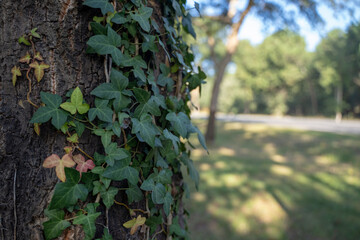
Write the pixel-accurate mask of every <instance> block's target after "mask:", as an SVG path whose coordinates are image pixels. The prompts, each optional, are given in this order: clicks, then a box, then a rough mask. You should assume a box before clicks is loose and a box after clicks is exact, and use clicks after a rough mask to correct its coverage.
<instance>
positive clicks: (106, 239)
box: [98, 228, 113, 240]
mask: <svg viewBox="0 0 360 240" xmlns="http://www.w3.org/2000/svg"><path fill="white" fill-rule="evenodd" d="M98 240H99V239H98ZM100 240H113V238H112V236H111V235H110V233H109V229H107V228H104V234H103V236H102V238H101V239H100Z"/></svg>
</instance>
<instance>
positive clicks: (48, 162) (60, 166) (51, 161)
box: [43, 154, 75, 182]
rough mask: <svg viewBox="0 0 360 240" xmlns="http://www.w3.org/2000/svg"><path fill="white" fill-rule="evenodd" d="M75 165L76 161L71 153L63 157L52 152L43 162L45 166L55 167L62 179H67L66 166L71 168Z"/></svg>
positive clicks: (57, 174)
mask: <svg viewBox="0 0 360 240" xmlns="http://www.w3.org/2000/svg"><path fill="white" fill-rule="evenodd" d="M74 165H75V162H74V161H73V160H72V158H71V155H70V154H65V155H64V156H63V157H62V158H61V159H60V157H59V156H58V155H56V154H52V155H51V156H49V157H47V158H46V159H45V161H44V163H43V167H44V168H53V167H55V171H56V176H57V177H58V178H59V179H60V180H61V181H62V182H65V181H66V176H65V170H64V168H65V167H68V168H71V167H73V166H74Z"/></svg>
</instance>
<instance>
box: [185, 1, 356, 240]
mask: <svg viewBox="0 0 360 240" xmlns="http://www.w3.org/2000/svg"><path fill="white" fill-rule="evenodd" d="M187 3H188V6H189V12H190V14H191V15H192V16H193V20H192V21H193V26H194V29H188V30H189V32H190V33H193V35H195V32H196V40H195V39H193V38H192V37H191V36H189V37H188V39H187V40H188V41H189V42H191V43H192V45H193V46H192V47H193V52H194V53H195V62H196V64H197V65H198V66H201V68H202V70H203V71H204V73H205V74H206V75H207V78H206V80H205V81H206V83H205V84H204V85H203V86H202V89H196V90H195V91H193V92H194V93H193V94H192V102H193V105H194V113H193V115H192V118H193V121H195V123H197V125H198V126H199V127H200V128H201V130H202V131H203V133H204V135H205V137H206V141H207V143H208V148H209V152H210V154H209V155H208V154H207V153H206V151H204V150H201V148H200V147H199V148H198V149H195V150H194V151H193V155H192V159H193V160H194V163H195V165H196V167H197V169H198V171H199V173H200V179H201V180H200V186H199V189H198V191H196V190H195V187H193V186H189V187H190V190H191V194H190V197H189V199H188V200H187V203H186V206H187V208H188V209H189V212H190V213H191V215H190V218H189V228H190V231H191V236H192V239H195V240H197V239H209V240H211V239H214V240H215V239H230V240H231V239H245V240H246V239H264V240H265V239H299V240H300V239H309V240H313V239H314V240H315V239H316V240H322V239H324V240H330V239H339V240H347V239H350V240H351V239H354V240H355V239H360V121H359V118H360V48H359V44H360V22H359V21H360V1H359V0H213V1H207V0H198V1H197V2H194V1H189V0H188V1H187ZM194 6H195V7H194ZM194 81H203V79H194ZM189 88H190V90H191V88H192V86H191V85H190V86H189ZM194 142H195V141H194Z"/></svg>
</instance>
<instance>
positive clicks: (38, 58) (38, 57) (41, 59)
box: [34, 52, 44, 61]
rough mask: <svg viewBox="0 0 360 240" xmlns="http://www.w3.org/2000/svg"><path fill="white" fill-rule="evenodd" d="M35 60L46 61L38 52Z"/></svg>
mask: <svg viewBox="0 0 360 240" xmlns="http://www.w3.org/2000/svg"><path fill="white" fill-rule="evenodd" d="M34 58H35V59H36V60H39V61H44V59H43V57H42V56H41V54H40V52H36V53H35V56H34Z"/></svg>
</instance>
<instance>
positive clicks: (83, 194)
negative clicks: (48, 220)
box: [49, 168, 89, 210]
mask: <svg viewBox="0 0 360 240" xmlns="http://www.w3.org/2000/svg"><path fill="white" fill-rule="evenodd" d="M65 173H66V178H67V181H66V182H64V183H58V184H56V186H55V191H54V195H53V197H52V199H51V202H50V205H49V209H50V210H51V209H58V208H66V207H70V206H73V205H75V204H76V202H77V201H78V199H80V200H81V201H85V200H86V198H87V195H88V193H89V192H88V190H87V188H86V187H85V185H84V184H78V181H79V179H80V175H79V173H78V172H77V171H76V170H75V169H71V168H66V169H65Z"/></svg>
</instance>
